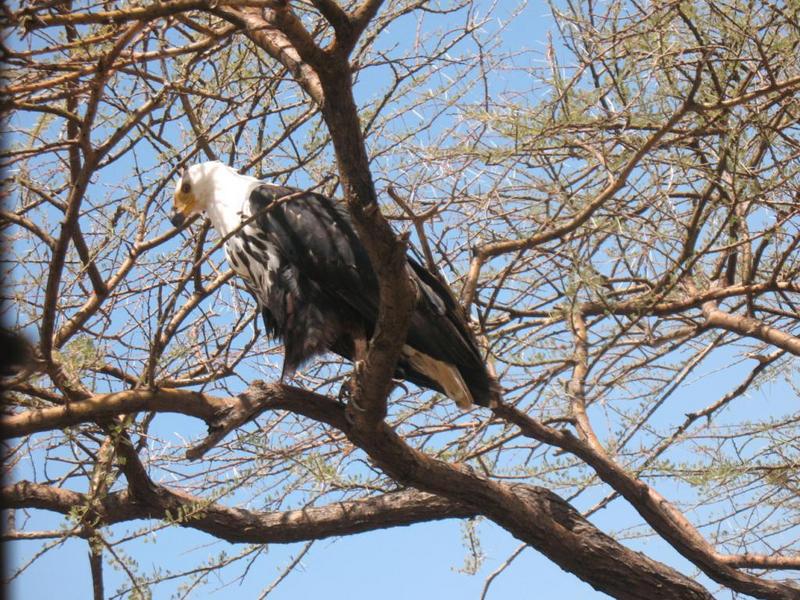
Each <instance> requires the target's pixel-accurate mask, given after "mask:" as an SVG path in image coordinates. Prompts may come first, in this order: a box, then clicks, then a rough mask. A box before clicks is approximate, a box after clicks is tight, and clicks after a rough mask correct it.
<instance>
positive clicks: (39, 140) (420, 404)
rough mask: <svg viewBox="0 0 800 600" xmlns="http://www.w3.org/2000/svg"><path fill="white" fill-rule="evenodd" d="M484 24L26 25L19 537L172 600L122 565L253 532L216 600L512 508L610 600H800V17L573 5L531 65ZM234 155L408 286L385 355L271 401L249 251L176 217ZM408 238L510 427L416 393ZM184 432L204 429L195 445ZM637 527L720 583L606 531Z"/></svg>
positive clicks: (104, 7)
mask: <svg viewBox="0 0 800 600" xmlns="http://www.w3.org/2000/svg"><path fill="white" fill-rule="evenodd" d="M482 8H483V7H480V6H479V5H478V3H477V2H466V1H464V2H453V3H444V4H441V5H440V4H433V3H430V2H428V1H427V0H398V1H396V2H390V3H387V5H385V6H383V5H382V3H381V2H380V0H362V1H359V2H347V3H339V2H336V1H335V0H311V2H309V3H300V2H286V1H285V0H168V1H165V2H160V3H154V4H145V5H137V4H135V3H127V2H107V3H102V4H94V3H81V2H72V3H61V2H56V3H46V2H45V3H37V4H32V5H30V6H24V7H18V8H16V9H13V8H9V9H6V10H7V12H6V15H5V19H6V21H7V23H6V24H7V26H8V27H9V29H8V34H7V38H6V41H5V59H6V67H7V70H6V80H5V82H4V86H5V88H4V100H3V107H4V113H5V114H6V117H5V129H6V135H7V136H8V138H7V139H8V140H9V143H8V146H7V148H6V150H5V151H4V153H3V157H4V158H3V161H4V167H5V179H4V184H5V185H4V187H5V189H6V190H7V191H8V197H9V198H8V202H7V206H6V208H5V209H4V210H3V213H2V223H3V228H4V230H3V231H4V235H5V236H6V237H7V239H8V240H9V241H10V243H11V252H10V259H11V260H10V261H9V262H8V263H7V268H6V269H5V272H4V279H5V281H6V286H7V289H6V295H7V298H6V302H5V305H4V313H5V317H6V319H7V320H10V321H11V322H13V323H14V324H15V326H16V328H17V329H18V330H20V331H22V332H23V333H25V334H27V335H28V336H29V337H30V338H31V340H32V342H31V345H32V349H31V356H32V358H31V360H30V361H29V362H28V363H26V365H25V366H24V368H22V370H20V371H18V372H16V373H13V374H12V375H11V376H10V377H8V378H7V379H6V380H5V383H4V385H5V387H6V400H7V404H8V406H9V407H10V408H9V409H8V411H7V413H6V415H5V416H3V417H2V434H3V437H4V438H5V439H6V440H8V441H7V446H6V456H5V459H6V469H7V475H6V477H7V481H6V485H5V486H4V487H3V490H2V497H3V503H4V506H5V508H6V509H8V512H9V518H10V521H9V522H10V524H11V525H10V527H9V529H8V531H6V533H5V534H4V535H5V538H6V539H7V540H9V539H10V540H14V539H31V538H33V539H42V540H43V541H42V544H43V547H42V553H44V552H45V551H46V550H48V549H50V548H52V547H54V546H56V545H57V544H58V543H59V542H60V541H61V540H63V539H64V538H66V537H79V538H83V539H85V540H86V542H87V544H88V547H89V549H90V569H91V573H92V577H93V586H94V595H95V598H102V597H105V595H106V592H105V591H104V586H103V569H104V564H115V565H119V566H122V567H123V568H124V569H126V573H127V575H128V577H129V583H128V585H127V587H126V589H125V590H123V591H122V592H118V593H126V592H127V591H128V590H130V591H131V593H132V595H134V596H138V597H143V596H147V595H148V594H149V593H150V589H151V588H154V586H157V584H158V583H159V582H161V581H164V580H165V579H167V578H168V577H167V576H166V575H164V574H162V573H158V572H154V573H139V572H135V571H134V570H132V569H131V568H129V567H128V566H126V563H125V561H124V559H123V558H122V555H123V553H124V552H125V548H126V544H130V543H131V542H132V541H134V540H136V539H137V538H138V537H141V536H147V535H151V534H152V532H153V531H154V530H155V531H158V530H160V529H162V528H164V527H184V528H192V529H196V530H199V531H203V532H206V533H207V534H209V535H211V536H214V537H216V538H219V539H223V540H227V541H230V542H235V543H241V544H243V551H242V552H241V553H240V554H238V555H236V556H234V557H222V558H220V559H219V560H218V561H217V562H215V563H213V564H210V565H203V566H202V567H198V568H197V569H193V570H191V572H187V573H184V576H185V577H186V579H187V581H188V587H187V592H186V593H187V594H188V593H190V592H191V591H193V590H194V589H195V586H196V585H198V584H199V582H200V581H201V580H202V578H203V577H204V576H205V575H207V574H208V573H209V572H211V571H213V570H220V569H224V568H226V567H228V566H230V565H231V564H232V563H235V562H237V561H247V560H251V559H252V557H253V556H256V555H257V554H258V553H259V552H260V549H261V548H263V545H264V544H268V543H272V544H274V543H288V542H296V541H313V540H317V539H321V538H325V537H329V536H344V535H354V534H357V533H359V532H364V531H369V530H374V529H378V528H386V527H392V526H396V525H411V524H417V523H423V522H426V521H431V520H437V519H445V518H460V519H466V518H473V517H484V518H486V519H487V520H489V521H491V522H493V523H494V524H496V525H497V526H499V527H501V528H503V529H505V530H507V531H508V532H510V533H511V534H512V535H513V536H515V537H516V538H518V539H519V540H520V541H521V543H522V546H520V551H521V549H523V548H526V547H531V548H533V549H535V550H536V551H538V552H541V553H543V554H544V555H545V556H546V557H548V558H549V559H550V560H552V561H553V562H554V563H556V564H558V565H559V566H560V567H562V568H563V569H565V570H567V571H569V572H571V573H573V574H574V575H576V576H577V577H580V578H581V579H583V580H584V581H586V582H588V583H589V584H591V585H592V586H593V587H595V588H596V589H598V590H601V591H604V592H606V593H607V594H610V595H611V596H614V597H617V598H710V597H712V593H713V590H711V591H709V590H710V587H709V586H710V585H711V583H713V584H714V585H715V586H717V589H721V590H725V591H729V592H732V593H735V594H744V595H751V596H754V597H758V598H782V599H784V598H798V597H800V589H799V588H798V587H797V586H796V585H794V584H793V583H792V582H791V581H789V580H788V576H787V571H790V570H792V569H799V568H800V557H799V556H798V554H797V551H798V541H797V537H798V536H797V531H798V525H797V524H798V513H797V509H798V506H797V500H796V497H797V489H798V488H797V486H798V480H797V461H798V443H797V439H798V425H797V423H798V419H797V416H796V400H797V375H798V361H797V356H798V355H800V337H799V336H800V319H799V318H798V308H797V302H798V299H799V298H800V286H799V285H798V283H797V280H798V270H800V260H798V257H799V256H800V250H799V249H798V245H800V216H798V198H800V177H799V176H798V171H799V170H800V161H798V154H800V144H798V125H797V123H798V117H799V116H800V115H799V114H798V113H799V112H800V103H798V91H799V90H800V70H799V69H798V63H797V60H796V56H797V54H798V42H800V19H799V18H798V16H799V15H798V9H797V8H791V7H789V6H782V5H780V4H777V5H776V4H771V3H746V2H744V1H741V0H730V1H729V2H722V3H721V2H717V1H715V2H694V3H688V2H687V3H681V2H676V3H668V4H654V5H652V6H641V5H639V4H638V3H634V2H624V1H612V2H609V3H606V4H604V5H603V6H602V7H599V6H596V5H595V4H594V3H592V2H586V3H577V2H567V3H566V4H557V5H553V6H551V10H552V13H553V16H554V20H553V23H554V24H555V26H556V27H555V29H554V30H553V36H552V37H551V38H550V39H548V40H547V43H546V44H545V46H544V47H545V50H544V52H543V53H539V54H537V53H533V54H532V55H528V54H525V53H520V52H514V53H511V52H508V51H507V50H505V49H504V48H505V47H504V46H503V44H502V36H503V28H502V26H501V25H498V24H497V20H496V19H494V18H490V17H487V16H486V13H484V12H483V10H479V9H482ZM489 14H490V16H491V13H489ZM510 18H511V19H514V18H518V19H519V18H526V17H525V13H524V12H523V13H519V15H516V16H515V15H511V17H510ZM412 30H414V31H415V32H416V36H415V37H414V38H413V39H411V36H410V35H408V32H409V31H412ZM398 31H399V32H401V35H400V36H399V37H398V33H397V32H398ZM376 81H378V82H379V83H376ZM511 81H513V82H514V86H511V85H509V82H511ZM356 92H357V93H356ZM356 97H359V98H370V99H371V100H370V101H369V102H366V101H363V102H362V105H361V106H359V103H358V102H356V100H355V98H356ZM204 159H219V160H223V161H225V162H227V163H229V164H231V165H235V166H236V167H237V168H241V170H242V171H243V172H248V173H251V174H255V175H258V176H260V177H266V178H270V179H275V180H278V181H280V182H289V183H293V184H295V185H297V186H299V187H302V188H306V189H318V190H321V191H323V192H325V193H328V194H331V195H338V196H339V197H341V198H342V199H343V201H344V202H345V203H346V205H347V207H348V209H349V211H350V213H351V215H352V216H353V219H354V222H355V223H356V226H357V228H358V230H359V232H360V235H361V237H362V239H363V240H364V243H365V245H366V247H367V250H368V252H369V256H370V259H371V261H372V263H373V266H374V267H375V270H376V273H377V274H378V278H379V282H380V302H381V312H380V319H379V326H378V327H377V329H376V332H375V335H374V336H373V339H372V340H371V343H370V348H369V352H368V356H367V359H366V361H365V364H364V365H363V368H360V369H358V370H357V371H356V372H354V373H350V371H349V368H347V367H345V368H344V369H343V370H342V369H341V365H339V364H338V362H337V361H333V360H330V361H324V360H323V361H317V362H315V363H314V364H312V365H309V366H308V367H307V368H306V370H305V371H304V372H302V373H301V374H299V375H298V376H297V377H296V378H295V379H294V380H293V381H291V382H289V383H287V384H268V383H262V382H260V381H258V379H264V380H267V381H272V380H275V379H276V375H277V370H276V369H275V368H274V365H275V364H276V363H277V362H279V354H280V349H279V348H275V347H273V346H271V345H270V344H268V343H267V341H265V340H264V339H263V336H262V335H261V333H260V331H259V330H258V328H259V324H258V322H257V319H256V314H255V311H254V310H253V308H254V307H253V302H252V301H251V300H250V299H249V298H248V296H247V294H246V292H245V291H244V290H243V289H242V288H241V287H240V286H239V284H238V283H237V282H236V280H235V279H234V278H233V277H232V273H231V271H230V270H229V269H228V267H227V265H226V264H225V263H224V259H223V258H222V256H221V252H220V251H219V249H220V243H219V242H218V241H217V240H215V239H214V236H210V235H209V225H208V224H207V223H204V222H202V221H201V220H196V221H195V222H194V223H193V224H192V225H191V226H190V227H189V228H188V229H180V230H176V229H174V228H172V227H171V226H170V225H169V224H168V223H167V221H166V218H165V217H166V214H167V211H168V208H169V201H170V200H169V199H170V195H171V194H170V192H171V187H172V185H173V182H174V180H175V178H176V174H177V173H178V172H179V170H180V169H181V168H182V167H183V166H184V165H186V164H190V163H192V162H196V161H199V160H204ZM334 163H335V166H336V167H335V168H334V167H333V165H334ZM392 220H395V221H396V223H395V227H394V228H393V227H391V226H390V224H389V221H392ZM395 231H400V232H405V233H404V234H403V235H400V236H399V237H398V236H397V235H396V234H395ZM409 237H411V240H412V242H413V243H414V245H415V246H416V247H417V248H418V249H419V252H420V254H421V256H422V257H423V258H424V260H425V261H426V262H427V263H428V265H429V267H430V268H432V269H434V270H437V271H438V272H440V273H441V274H442V275H443V276H445V277H447V278H448V279H449V281H450V282H451V287H452V289H453V290H454V291H455V293H456V294H457V295H458V296H459V297H460V299H461V301H462V303H463V306H464V308H465V310H466V311H467V312H468V313H470V314H471V315H472V316H473V317H474V326H475V329H476V332H477V334H478V337H479V339H480V340H481V341H482V343H483V344H484V349H485V351H486V355H487V361H488V362H489V363H490V364H492V365H493V368H494V369H495V370H496V371H497V374H498V377H499V379H500V381H501V383H502V385H503V388H504V398H503V401H502V402H501V403H499V404H498V405H497V406H493V407H491V408H490V409H483V408H476V409H475V410H473V411H470V412H467V413H462V412H460V411H458V410H457V409H456V408H455V407H454V406H453V405H452V403H450V402H448V401H446V400H445V399H443V398H442V397H440V396H438V395H436V394H432V393H430V392H426V393H422V392H420V391H419V390H416V389H413V388H411V387H406V386H404V385H400V386H396V385H395V384H394V383H393V382H392V381H391V375H392V373H393V365H394V363H395V360H396V358H397V355H398V352H399V349H400V347H401V346H402V340H403V338H404V332H405V329H406V326H407V322H408V318H409V314H410V310H411V307H412V306H413V302H414V299H415V291H414V289H412V287H411V285H410V283H409V280H408V278H407V277H406V276H405V273H406V271H405V258H404V257H405V252H406V247H407V240H408V238H409ZM347 378H351V379H352V382H353V383H352V386H351V389H352V396H353V400H354V401H355V402H357V404H358V405H359V406H360V407H363V408H364V409H365V410H363V411H351V410H350V408H349V406H348V405H345V404H343V403H341V402H339V401H338V399H337V390H338V388H339V386H340V385H341V383H342V381H343V380H345V379H347ZM775 396H777V397H778V399H776V400H774V401H770V402H769V404H768V408H762V407H761V405H762V404H767V402H766V401H765V398H768V399H772V398H773V397H775ZM781 398H782V399H783V400H782V401H781ZM168 413H180V414H182V415H188V416H189V417H193V418H195V419H199V420H201V421H203V422H204V423H205V424H206V425H207V426H208V433H207V435H203V434H198V435H196V436H195V437H194V438H192V439H189V440H188V441H186V442H185V444H183V446H179V445H176V443H175V441H174V438H173V439H170V433H168V432H167V431H166V430H165V425H164V424H165V423H169V424H170V426H171V424H172V423H174V422H175V421H173V420H170V418H171V417H169V415H168ZM178 422H179V423H181V424H184V423H187V422H189V421H188V420H181V421H178ZM367 465H368V466H367ZM610 503H623V504H624V506H626V507H628V508H629V509H630V510H631V511H632V512H633V513H635V515H636V519H637V523H636V529H635V530H634V533H635V534H640V533H641V534H642V535H649V536H657V537H658V538H660V539H661V540H663V541H664V542H666V543H667V544H668V545H669V546H670V547H671V548H672V549H674V551H675V552H676V553H677V554H679V555H681V556H682V557H683V558H685V559H687V560H688V561H689V562H690V563H691V564H693V565H694V566H695V567H696V569H697V570H698V571H700V572H702V573H703V574H704V576H705V577H706V579H702V580H699V581H698V580H697V578H696V577H694V574H693V573H680V572H678V571H676V570H675V569H673V568H671V567H669V566H667V565H666V564H663V563H661V562H658V561H656V560H653V559H652V558H650V557H648V556H646V555H644V554H641V553H638V552H635V551H633V550H631V549H630V548H629V547H627V546H626V545H624V544H623V543H622V541H624V538H625V534H624V532H616V533H615V532H604V531H601V530H600V529H598V527H596V526H595V525H593V524H592V522H591V520H590V517H591V516H592V515H594V514H595V513H597V511H599V510H601V509H603V508H604V507H606V506H608V505H609V504H610ZM245 505H246V506H247V507H248V508H243V507H244V506H245ZM34 509H38V510H45V511H51V512H55V513H60V514H62V515H64V518H65V520H64V525H63V527H61V528H59V529H57V530H41V529H38V528H37V527H36V520H35V519H32V520H30V521H28V520H26V519H23V518H21V515H25V514H27V513H28V512H29V511H34ZM34 512H35V511H34ZM141 519H146V520H147V521H146V523H147V525H146V526H144V527H142V528H141V529H139V530H137V532H136V533H134V534H132V535H131V534H128V535H125V536H120V535H119V533H118V531H119V529H118V526H119V524H124V523H127V522H130V521H134V520H141ZM516 554H517V553H515V554H514V555H513V556H512V557H510V559H509V561H507V564H508V563H510V561H511V560H512V559H513V558H514V556H516ZM23 570H24V569H23ZM174 576H175V575H173V574H170V575H169V578H171V577H174ZM492 577H493V576H492ZM490 581H491V578H490V580H489V582H490ZM703 582H705V583H703ZM487 586H488V583H487ZM268 591H269V590H267V592H266V593H268Z"/></svg>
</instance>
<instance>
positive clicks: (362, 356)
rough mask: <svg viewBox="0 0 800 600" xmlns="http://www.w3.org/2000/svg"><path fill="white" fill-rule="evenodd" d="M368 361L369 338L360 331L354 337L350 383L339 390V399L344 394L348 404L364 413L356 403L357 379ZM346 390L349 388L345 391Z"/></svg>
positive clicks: (346, 382) (347, 382)
mask: <svg viewBox="0 0 800 600" xmlns="http://www.w3.org/2000/svg"><path fill="white" fill-rule="evenodd" d="M366 360H367V336H366V335H365V334H364V332H363V331H359V332H357V333H355V334H354V335H353V373H352V374H351V375H350V377H349V379H348V381H345V382H344V383H343V384H342V387H341V388H340V389H339V397H340V398H341V397H342V392H344V393H345V395H346V397H347V403H348V405H349V406H352V407H353V408H354V409H355V410H357V411H359V412H364V409H363V408H362V407H361V406H359V405H358V403H357V402H356V401H355V393H354V392H355V386H356V378H357V377H358V374H359V373H360V372H361V370H362V369H363V368H364V363H365V361H366ZM344 388H347V390H346V391H344Z"/></svg>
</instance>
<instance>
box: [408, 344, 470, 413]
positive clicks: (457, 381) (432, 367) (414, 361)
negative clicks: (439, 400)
mask: <svg viewBox="0 0 800 600" xmlns="http://www.w3.org/2000/svg"><path fill="white" fill-rule="evenodd" d="M403 354H404V355H405V357H406V358H407V359H408V362H409V364H410V365H411V366H412V367H414V369H415V370H417V371H419V372H420V373H422V374H423V375H425V376H426V377H428V378H429V379H432V380H433V381H435V382H436V383H438V384H439V385H440V386H442V388H443V389H444V393H445V394H446V395H447V396H448V398H450V399H452V400H454V401H455V403H456V404H457V405H458V407H459V408H460V409H462V410H469V409H470V408H472V405H473V404H474V401H473V399H472V394H471V393H470V391H469V388H468V387H467V384H466V383H464V379H463V378H462V377H461V373H459V372H458V369H457V368H455V367H454V366H453V365H450V364H447V363H446V362H442V361H440V360H436V359H435V358H433V357H431V356H428V355H427V354H423V353H422V352H419V351H418V350H415V349H414V348H412V347H411V346H403Z"/></svg>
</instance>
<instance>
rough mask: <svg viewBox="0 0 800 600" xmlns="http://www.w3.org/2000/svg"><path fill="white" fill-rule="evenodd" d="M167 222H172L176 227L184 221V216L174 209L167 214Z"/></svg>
mask: <svg viewBox="0 0 800 600" xmlns="http://www.w3.org/2000/svg"><path fill="white" fill-rule="evenodd" d="M169 222H170V223H172V226H173V227H176V228H178V227H180V226H181V225H183V224H184V223H185V222H186V217H184V216H183V214H182V213H179V212H178V211H177V210H176V211H175V212H173V213H172V214H171V215H170V216H169Z"/></svg>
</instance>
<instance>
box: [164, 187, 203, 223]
mask: <svg viewBox="0 0 800 600" xmlns="http://www.w3.org/2000/svg"><path fill="white" fill-rule="evenodd" d="M173 208H174V210H173V211H172V214H171V215H170V217H169V222H170V223H172V225H173V226H174V227H181V226H182V225H183V224H184V223H185V222H186V219H188V218H189V217H191V216H192V215H193V214H194V213H195V212H198V211H197V198H195V196H194V194H193V193H192V192H191V191H189V192H182V191H181V190H180V188H179V189H178V190H176V191H175V197H174V199H173Z"/></svg>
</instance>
